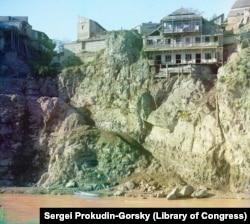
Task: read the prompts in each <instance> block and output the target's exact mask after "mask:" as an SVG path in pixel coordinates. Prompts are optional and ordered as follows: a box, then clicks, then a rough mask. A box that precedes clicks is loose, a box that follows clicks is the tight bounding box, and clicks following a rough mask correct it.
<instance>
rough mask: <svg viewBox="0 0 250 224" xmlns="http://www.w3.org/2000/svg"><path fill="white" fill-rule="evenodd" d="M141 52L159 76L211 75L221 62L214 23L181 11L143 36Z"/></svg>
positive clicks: (219, 37) (219, 32) (220, 34)
mask: <svg viewBox="0 0 250 224" xmlns="http://www.w3.org/2000/svg"><path fill="white" fill-rule="evenodd" d="M143 42H144V49H145V52H146V54H147V56H148V58H149V59H150V60H151V66H152V67H154V68H155V70H156V73H158V75H159V76H166V75H169V74H189V73H192V72H194V71H195V72H196V73H199V72H200V73H210V74H213V73H214V74H215V73H216V69H217V67H218V66H219V65H221V64H222V62H223V32H222V30H221V29H220V26H219V25H217V24H215V23H214V22H209V21H207V20H205V19H204V18H203V17H202V16H201V15H198V14H197V13H195V12H193V11H191V10H189V9H185V8H180V9H178V10H176V11H174V12H173V13H171V14H169V15H167V16H165V17H164V18H162V20H161V21H160V24H159V26H158V27H157V28H156V29H155V30H153V31H152V32H150V33H148V34H146V35H144V36H143Z"/></svg>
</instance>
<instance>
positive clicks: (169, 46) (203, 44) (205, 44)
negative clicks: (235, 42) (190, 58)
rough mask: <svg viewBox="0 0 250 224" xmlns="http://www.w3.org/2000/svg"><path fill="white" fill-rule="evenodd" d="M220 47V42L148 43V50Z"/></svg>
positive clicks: (146, 48) (146, 47)
mask: <svg viewBox="0 0 250 224" xmlns="http://www.w3.org/2000/svg"><path fill="white" fill-rule="evenodd" d="M215 47H220V45H219V42H218V41H216V42H201V43H176V44H164V43H153V44H146V46H145V50H146V51H157V50H159V51H162V50H181V49H197V48H198V49H200V48H215Z"/></svg>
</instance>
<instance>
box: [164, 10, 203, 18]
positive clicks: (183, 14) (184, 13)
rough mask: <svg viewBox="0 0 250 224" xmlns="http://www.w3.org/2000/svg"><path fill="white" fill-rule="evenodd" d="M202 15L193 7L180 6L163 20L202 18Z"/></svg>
mask: <svg viewBox="0 0 250 224" xmlns="http://www.w3.org/2000/svg"><path fill="white" fill-rule="evenodd" d="M201 17H202V16H200V15H198V14H197V13H195V12H194V11H193V10H191V9H186V8H183V7H182V8H179V9H177V10H176V11H174V12H172V13H171V14H169V15H168V16H165V17H164V18H162V20H163V21H165V20H174V19H178V20H179V19H197V18H198V19H200V18H201Z"/></svg>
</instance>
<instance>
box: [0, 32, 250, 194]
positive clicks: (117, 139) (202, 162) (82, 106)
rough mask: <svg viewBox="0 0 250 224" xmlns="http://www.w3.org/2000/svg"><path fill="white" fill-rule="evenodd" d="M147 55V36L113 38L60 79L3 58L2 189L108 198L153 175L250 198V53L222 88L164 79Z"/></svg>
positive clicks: (191, 78)
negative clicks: (34, 188)
mask: <svg viewBox="0 0 250 224" xmlns="http://www.w3.org/2000/svg"><path fill="white" fill-rule="evenodd" d="M142 52H143V50H142V40H141V38H140V36H139V35H138V34H136V33H134V32H132V31H120V32H111V33H110V34H109V35H108V39H107V48H106V49H105V51H101V52H97V53H92V54H90V53H81V54H79V55H77V56H78V57H79V58H80V59H81V60H82V64H81V65H79V66H75V67H69V68H65V69H63V70H62V72H61V73H60V74H58V76H57V77H54V78H51V77H47V78H41V77H40V78H39V77H36V76H34V74H31V72H30V70H29V67H28V66H27V65H26V64H25V62H24V61H23V60H21V59H19V58H18V56H17V55H14V56H13V55H12V56H11V57H12V60H13V58H14V61H15V63H16V68H15V67H12V66H10V63H9V62H8V60H9V59H8V58H9V57H10V55H8V54H10V53H6V54H5V55H2V56H1V57H2V58H1V88H0V92H1V94H0V102H1V107H0V114H1V121H0V127H1V138H0V141H1V145H0V147H1V150H0V153H1V154H0V156H1V161H0V175H1V176H0V181H1V182H0V183H1V185H14V184H15V185H17V184H19V185H21V184H28V183H38V186H43V187H47V188H57V187H66V186H67V187H78V188H80V189H84V190H98V189H103V188H106V187H108V186H114V185H115V184H117V183H119V182H121V181H122V180H123V179H124V178H129V177H131V176H133V175H135V174H137V176H142V177H143V175H145V174H146V173H150V174H152V175H154V174H155V176H157V175H158V176H162V179H163V178H170V177H178V178H179V179H181V180H182V181H185V182H187V183H190V184H194V185H201V184H202V185H206V186H208V187H211V188H215V189H222V188H224V189H227V190H228V191H229V190H230V191H233V192H245V193H247V192H249V190H250V189H249V188H250V174H249V173H250V172H249V171H250V163H249V160H250V152H249V146H250V140H249V139H250V136H249V127H250V124H249V123H250V116H249V114H250V113H249V110H250V99H249V85H250V84H249V70H250V64H249V51H248V50H247V49H244V50H242V51H240V52H238V53H235V54H234V55H232V56H231V58H230V60H229V61H228V63H227V64H226V65H225V66H224V67H222V68H220V70H219V74H218V79H217V80H216V79H214V78H213V77H209V76H206V77H204V76H201V75H197V74H191V75H188V76H179V77H178V76H174V77H171V78H168V79H162V80H156V79H154V78H153V74H152V73H151V72H150V68H149V64H148V61H147V60H146V59H143V57H142V55H143V54H142ZM11 54H13V53H11ZM10 68H11V69H12V70H11V69H10ZM162 182H164V183H167V182H169V183H170V182H171V181H170V179H164V180H163V181H162Z"/></svg>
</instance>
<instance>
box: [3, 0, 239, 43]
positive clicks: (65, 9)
mask: <svg viewBox="0 0 250 224" xmlns="http://www.w3.org/2000/svg"><path fill="white" fill-rule="evenodd" d="M234 2H235V0H0V16H28V17H29V23H30V25H32V27H33V29H35V30H39V31H43V32H45V33H46V34H47V35H48V36H49V37H50V38H51V39H60V40H64V41H65V40H70V41H74V40H76V24H77V16H78V15H81V16H84V17H87V18H89V19H93V20H95V21H97V22H98V23H100V24H101V25H102V26H103V27H104V28H105V29H107V30H109V31H111V30H119V29H121V28H122V29H131V28H133V27H135V26H137V25H139V24H141V23H143V22H149V21H152V22H159V21H160V20H161V19H162V18H163V17H164V16H166V15H168V14H170V13H171V12H173V11H175V10H177V9H179V8H180V7H185V8H193V9H195V10H198V11H199V12H202V16H203V17H205V18H211V17H212V16H213V15H214V14H217V15H220V14H222V13H225V16H227V15H228V12H229V10H230V8H231V7H232V5H233V3H234Z"/></svg>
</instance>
